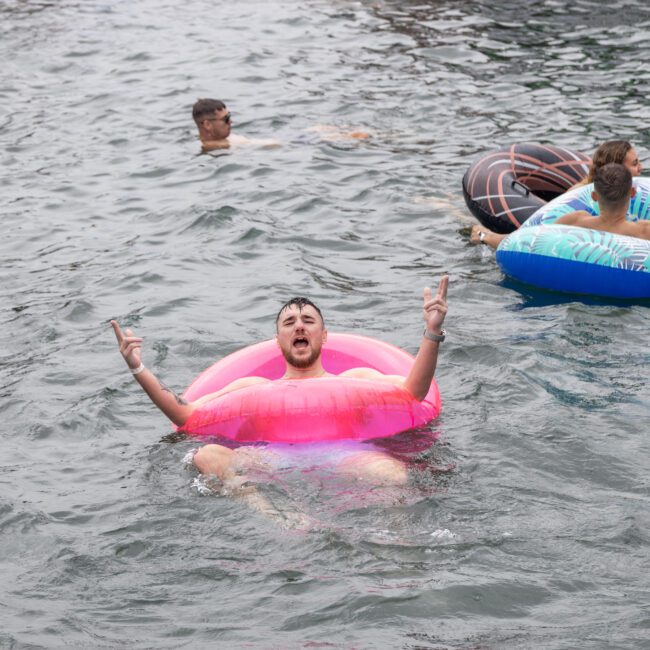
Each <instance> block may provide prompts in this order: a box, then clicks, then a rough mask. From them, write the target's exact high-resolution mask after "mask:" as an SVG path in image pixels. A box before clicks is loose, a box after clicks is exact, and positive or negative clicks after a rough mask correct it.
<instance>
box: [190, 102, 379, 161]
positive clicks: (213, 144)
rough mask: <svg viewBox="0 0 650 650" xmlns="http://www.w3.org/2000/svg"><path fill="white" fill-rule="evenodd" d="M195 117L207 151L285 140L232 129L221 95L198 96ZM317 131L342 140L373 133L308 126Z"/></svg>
mask: <svg viewBox="0 0 650 650" xmlns="http://www.w3.org/2000/svg"><path fill="white" fill-rule="evenodd" d="M192 118H193V119H194V123H195V124H196V128H197V129H198V130H199V138H200V140H201V144H202V147H203V151H204V152H208V151H214V150H215V149H228V148H229V147H230V146H231V145H253V146H255V145H256V146H260V147H278V146H280V145H281V144H282V143H281V142H280V141H279V140H276V139H273V138H246V137H244V136H241V135H236V134H233V133H231V128H232V116H231V114H230V111H229V110H228V108H227V107H226V105H225V104H224V102H222V101H221V100H220V99H197V100H196V102H194V106H193V107H192ZM306 131H307V132H313V133H316V134H317V135H316V139H317V141H325V142H340V141H346V140H366V139H368V138H370V134H369V133H366V132H365V131H358V130H350V129H348V128H341V127H338V126H332V125H327V124H319V125H317V126H312V127H310V128H308V129H306Z"/></svg>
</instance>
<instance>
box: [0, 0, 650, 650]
mask: <svg viewBox="0 0 650 650" xmlns="http://www.w3.org/2000/svg"><path fill="white" fill-rule="evenodd" d="M0 14H1V15H2V20H0V51H1V52H2V54H3V61H4V66H3V69H2V73H1V75H0V96H1V97H2V99H3V100H4V101H3V102H2V103H1V104H0V134H1V137H2V140H3V144H4V146H3V147H2V148H0V168H1V169H2V172H0V183H1V184H2V190H3V191H2V197H3V201H2V203H1V204H0V210H1V211H2V217H3V225H4V230H3V232H4V237H3V238H2V241H0V259H1V260H2V262H1V264H0V288H1V289H0V290H1V291H2V304H3V306H4V309H3V310H2V311H1V312H0V317H1V319H2V321H1V322H2V328H0V339H1V342H2V346H1V350H2V352H0V360H1V363H0V394H1V395H2V397H3V399H2V400H0V412H1V413H2V414H3V418H4V423H5V426H4V427H3V431H2V434H0V435H1V436H2V443H3V452H4V453H3V457H2V458H3V459H2V463H1V464H0V470H1V475H2V496H1V497H0V534H1V535H2V545H3V555H2V559H1V560H0V562H1V564H2V572H3V581H2V587H1V588H0V590H1V594H0V603H2V605H1V607H2V620H3V628H2V630H1V631H0V646H3V647H4V646H7V647H14V646H16V647H18V646H20V647H23V646H30V647H59V646H71V645H78V646H79V647H117V646H121V645H125V644H128V645H129V646H130V647H142V648H149V647H152V646H155V647H157V648H164V647H170V648H172V647H173V648H176V647H181V646H183V645H190V644H192V645H198V646H209V645H214V643H215V639H218V643H219V644H220V645H223V646H227V647H242V646H244V645H247V646H249V647H253V648H265V647H268V646H269V644H271V645H273V646H274V647H275V646H277V647H302V646H304V645H316V644H323V643H329V644H333V645H334V646H336V647H339V646H340V647H348V646H359V647H364V648H386V647H395V648H401V647H416V646H417V647H427V648H429V647H449V648H461V647H468V646H472V647H475V646H476V647H478V646H481V647H486V648H488V647H489V648H508V647H512V648H519V647H548V648H564V647H584V646H585V644H589V643H591V644H592V645H594V647H611V646H615V647H621V648H638V647H644V645H643V644H644V643H646V644H647V641H646V639H645V631H646V629H647V622H648V621H647V615H646V613H645V609H644V607H645V603H646V601H647V591H648V581H647V575H646V574H647V571H644V570H643V569H644V567H645V561H646V557H647V552H648V544H649V541H650V540H649V539H648V535H647V533H646V532H645V531H646V530H647V528H648V526H647V514H646V511H647V508H646V507H645V500H646V499H647V481H646V474H647V460H646V459H647V457H648V443H647V436H646V435H644V434H645V430H644V427H643V424H644V423H645V422H646V421H648V414H649V409H650V402H649V401H648V398H647V395H646V393H647V384H648V379H649V377H648V367H650V364H649V361H650V357H649V355H648V352H647V350H648V346H647V331H648V308H647V307H648V306H647V305H646V304H618V303H613V302H611V301H608V302H607V303H602V302H598V301H587V300H582V299H571V298H567V297H560V296H557V295H550V294H545V295H541V294H539V293H536V292H533V291H531V290H529V289H527V288H526V287H521V286H517V287H515V286H514V285H510V284H509V283H507V282H506V281H503V279H502V277H501V275H500V273H499V271H498V268H497V266H496V264H495V263H494V260H493V257H492V256H491V255H489V254H486V252H485V251H484V250H478V249H476V248H473V247H470V246H468V245H467V241H466V239H465V238H464V237H463V236H462V234H460V233H459V228H461V226H462V225H465V224H467V223H468V222H470V221H471V217H470V216H469V215H468V214H467V212H466V209H465V205H464V202H463V199H462V195H461V185H460V182H461V178H462V175H463V173H464V172H465V170H466V168H467V166H468V165H469V163H470V162H471V161H472V160H473V159H474V158H475V157H476V156H477V155H478V154H480V153H482V152H484V151H485V150H487V149H493V148H497V147H500V146H503V145H504V144H507V143H509V142H514V141H522V140H526V141H531V140H533V141H534V140H541V141H544V142H548V143H553V144H561V145H564V146H568V147H571V148H574V149H578V150H583V151H592V150H593V149H594V148H595V146H596V145H597V144H598V143H599V142H600V141H602V140H604V139H608V138H613V137H618V138H628V139H630V140H632V141H633V142H634V144H635V145H636V146H637V149H638V151H639V153H640V155H641V157H642V158H644V159H647V157H648V147H649V144H650V132H649V131H648V126H647V125H648V123H650V120H649V118H650V109H649V108H648V103H647V101H646V99H645V97H646V95H647V88H648V81H649V78H650V73H649V72H648V70H647V68H646V67H644V66H643V65H642V63H643V61H645V60H647V58H648V54H649V48H650V46H649V45H648V40H647V31H648V27H649V25H650V10H649V9H648V7H647V3H645V2H640V1H635V0H626V2H624V3H622V4H621V6H620V7H617V8H612V11H609V12H605V11H604V10H603V8H602V6H601V5H598V4H596V3H595V2H592V1H591V0H589V1H588V0H578V1H577V2H574V3H572V4H570V5H567V4H565V3H559V2H555V3H553V2H546V1H544V2H542V1H541V0H540V1H535V2H530V3H527V4H526V5H525V7H524V6H523V5H522V3H519V2H514V1H513V2H502V1H500V2H497V3H487V2H475V1H472V2H464V3H458V2H450V1H449V0H447V1H439V2H422V1H420V2H365V1H364V2H360V3H359V2H357V3H350V2H347V1H338V2H335V3H322V2H315V3H308V4H305V3H298V2H295V1H294V0H286V1H283V0H280V1H278V2H276V1H274V2H247V3H230V4H223V5H219V6H218V7H215V5H214V3H208V2H206V1H205V0H190V2H188V3H184V4H182V5H179V4H178V3H176V2H169V1H168V2H158V3H152V2H148V1H147V0H145V1H144V2H139V3H128V2H112V3H105V2H99V1H95V0H91V1H89V2H84V3H78V2H68V1H67V0H63V1H62V2H57V3H46V2H35V1H31V0H20V1H19V0H9V1H6V2H1V3H0ZM605 23H606V24H607V25H606V26H605ZM210 96H218V97H220V98H222V99H224V100H225V101H226V102H227V104H228V106H229V108H230V110H231V111H232V114H233V120H234V127H233V128H234V130H235V132H237V133H239V134H240V135H242V136H245V137H248V138H277V139H279V140H281V141H282V142H283V144H282V146H280V147H276V148H273V149H264V148H256V147H250V148H233V149H231V150H228V151H224V152H220V153H219V154H218V155H214V156H209V155H200V146H199V144H198V141H197V139H196V135H195V132H194V126H193V124H192V122H191V106H192V104H193V102H194V101H195V100H196V99H197V98H198V97H210ZM323 124H326V125H334V126H336V127H343V126H345V127H346V128H347V127H348V126H349V127H351V128H354V129H361V130H364V131H370V132H371V133H372V138H370V139H368V140H359V141H355V142H328V141H324V140H323V139H322V138H320V137H319V138H313V139H312V138H309V137H304V136H305V134H306V133H307V134H309V133H310V132H309V131H308V129H310V128H313V127H314V126H316V125H323ZM646 162H647V160H646ZM646 166H647V165H646ZM442 271H449V272H450V274H451V278H452V282H451V287H450V294H449V295H450V315H449V318H448V327H447V329H448V332H449V334H448V338H447V340H446V341H445V344H444V347H443V348H442V351H441V359H440V364H439V372H438V377H439V384H440V388H441V393H442V397H443V413H442V416H441V417H440V418H439V420H438V421H437V422H436V423H435V424H434V427H432V431H430V432H429V433H430V434H431V436H432V437H435V438H436V442H435V444H433V445H431V444H428V446H427V448H426V450H425V451H423V452H421V453H420V455H418V456H417V457H416V458H415V459H411V460H412V468H411V477H410V483H409V485H408V486H406V487H405V488H400V489H399V490H383V491H382V490H373V489H368V487H367V486H365V485H363V484H362V483H359V482H355V481H349V480H347V481H346V480H343V479H342V478H341V477H338V476H336V475H334V474H332V473H331V472H329V471H327V470H326V468H325V465H323V464H320V463H314V464H313V471H311V469H312V466H311V465H310V466H309V469H310V471H308V472H305V471H304V470H305V469H306V467H305V466H304V465H300V466H299V465H295V466H294V465H292V466H289V467H286V468H282V469H281V470H279V471H277V472H275V473H273V474H272V476H270V477H266V478H264V479H263V480H260V482H259V485H258V488H259V492H260V493H261V494H262V495H263V496H264V497H265V499H267V501H269V502H270V503H271V504H272V505H273V507H274V508H275V510H276V511H277V512H279V513H281V514H282V513H285V514H287V516H288V513H299V514H300V513H302V514H304V516H305V517H306V525H304V526H300V525H295V524H296V521H297V520H292V521H291V522H289V524H290V525H288V526H287V525H285V524H286V523H287V522H286V521H285V522H282V521H278V520H277V519H274V518H273V516H267V515H265V514H264V512H256V511H253V510H251V508H250V507H249V506H248V505H247V503H246V501H245V500H243V499H240V498H235V497H233V496H230V495H225V494H224V493H222V492H221V491H220V490H222V487H223V486H218V485H217V486H212V487H215V489H214V490H213V489H209V490H207V494H206V495H203V494H202V492H201V491H200V490H199V489H197V487H194V480H195V478H196V475H195V473H194V472H192V471H189V470H187V469H186V468H185V467H184V466H183V465H182V459H183V457H184V456H185V455H186V454H187V452H188V451H189V450H190V449H191V448H192V447H194V446H196V445H197V442H196V441H194V440H191V439H187V438H177V437H174V436H168V435H167V434H169V432H170V430H171V427H170V426H169V425H167V424H166V423H165V421H164V420H163V418H162V416H160V415H159V414H158V413H157V412H156V411H155V409H154V408H152V407H151V406H150V405H149V404H148V403H147V402H146V399H145V398H144V397H143V395H142V394H141V393H140V392H138V390H137V387H136V386H135V385H134V383H133V381H132V379H131V377H130V375H129V374H128V372H125V369H124V366H123V364H122V362H121V359H120V358H119V355H118V354H117V352H116V350H115V348H114V341H113V338H112V333H111V331H110V328H109V327H108V320H109V319H110V318H112V317H117V318H118V319H119V320H121V321H124V322H125V323H128V324H130V325H131V326H133V327H134V328H135V329H136V331H138V333H140V334H142V335H143V336H144V337H145V348H144V355H145V361H146V363H147V364H148V365H150V366H151V367H153V368H155V369H156V371H157V372H158V373H159V375H160V376H161V378H162V379H163V380H164V381H165V382H166V383H167V384H169V385H170V386H174V387H175V388H178V389H182V388H183V387H184V386H186V385H187V384H188V383H189V382H190V381H191V379H192V377H195V376H196V375H197V374H198V373H199V372H200V371H201V370H202V369H204V368H205V367H206V366H208V365H209V363H211V362H212V361H214V360H215V359H217V358H220V357H222V356H224V355H225V354H228V353H230V352H233V351H234V350H236V349H238V348H240V347H242V346H244V345H247V344H249V343H251V342H253V341H255V340H260V339H263V338H268V337H270V336H272V335H273V316H274V315H275V313H276V311H277V307H278V306H279V305H280V304H282V303H283V302H284V301H285V300H286V299H287V298H288V297H289V296H290V295H295V294H306V295H309V296H310V297H312V298H313V299H314V300H315V301H316V302H317V303H318V304H319V305H321V306H322V308H323V309H324V310H325V314H326V318H327V321H328V327H329V328H330V329H331V330H339V331H356V332H359V333H362V334H367V335H370V336H375V337H378V338H382V339H384V340H388V341H390V342H391V343H394V344H396V345H399V346H401V347H404V348H406V349H409V350H411V351H413V350H414V349H415V348H416V346H417V344H418V341H419V335H420V333H421V322H420V320H419V318H420V314H419V310H420V301H421V291H422V287H423V286H424V285H428V284H430V283H432V282H435V281H436V279H437V277H439V275H440V274H441V273H442ZM399 442H400V441H399V439H398V440H397V441H392V443H391V444H393V445H394V448H393V450H392V451H393V453H397V454H399V453H400V448H399ZM382 444H383V443H382ZM208 487H209V486H208ZM215 491H216V494H215ZM314 522H315V523H314ZM298 523H300V522H299V521H298ZM303 523H304V522H303Z"/></svg>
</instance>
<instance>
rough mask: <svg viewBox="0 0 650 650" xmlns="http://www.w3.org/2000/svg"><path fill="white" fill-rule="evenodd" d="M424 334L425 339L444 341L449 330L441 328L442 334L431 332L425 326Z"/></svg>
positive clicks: (437, 341)
mask: <svg viewBox="0 0 650 650" xmlns="http://www.w3.org/2000/svg"><path fill="white" fill-rule="evenodd" d="M422 336H424V338H425V339H429V341H435V342H436V343H442V342H443V341H444V340H445V336H447V332H446V331H445V330H444V329H443V330H440V334H434V333H433V332H430V331H429V330H428V329H427V328H426V327H425V328H424V332H423V334H422Z"/></svg>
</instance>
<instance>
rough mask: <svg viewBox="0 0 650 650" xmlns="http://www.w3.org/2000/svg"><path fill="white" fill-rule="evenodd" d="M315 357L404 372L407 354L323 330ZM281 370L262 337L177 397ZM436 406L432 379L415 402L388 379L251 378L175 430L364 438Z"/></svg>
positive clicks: (247, 436)
mask: <svg viewBox="0 0 650 650" xmlns="http://www.w3.org/2000/svg"><path fill="white" fill-rule="evenodd" d="M322 362H323V367H324V368H325V370H326V371H328V372H331V373H333V374H339V373H341V372H343V371H344V370H348V369H350V368H360V367H365V368H374V369H375V370H378V371H379V372H381V373H383V374H386V375H404V376H406V375H408V373H409V371H410V369H411V366H412V365H413V356H412V355H410V354H409V353H408V352H405V351H404V350H401V349H400V348H397V347H395V346H393V345H390V344H388V343H384V342H382V341H377V340H375V339H371V338H368V337H365V336H357V335H354V334H329V336H328V339H327V343H326V344H325V345H323V351H322ZM284 371H285V362H284V358H283V357H282V354H281V352H280V349H279V348H278V346H277V345H276V342H275V340H270V341H264V342H262V343H257V344H255V345H251V346H249V347H247V348H244V349H243V350H239V351H238V352H235V353H233V354H230V355H228V356H227V357H224V358H223V359H221V360H220V361H217V363H215V364H214V365H212V366H210V367H209V368H208V369H207V370H205V371H204V372H203V373H201V374H200V375H199V376H198V377H197V378H196V379H195V380H194V382H193V383H192V384H191V385H190V386H189V388H188V389H187V390H186V391H185V393H184V394H183V397H184V398H185V399H186V400H188V401H193V400H196V399H198V398H200V397H202V396H204V395H207V394H209V393H214V392H216V391H218V390H219V389H221V388H223V387H224V386H226V385H228V384H229V383H230V382H232V381H234V380H235V379H238V378H240V377H247V376H257V377H266V378H268V379H272V380H277V379H280V378H281V377H282V376H283V375H284ZM439 413H440V392H439V391H438V386H437V384H436V382H435V380H434V381H433V382H432V383H431V388H430V389H429V392H428V394H427V396H426V398H425V399H424V400H423V401H421V402H418V401H417V400H416V399H415V398H414V397H413V396H412V395H411V394H410V393H409V392H408V391H406V390H404V389H403V388H399V387H398V386H395V385H393V384H389V383H384V382H381V381H373V380H369V379H356V378H352V377H321V378H318V379H298V380H281V381H273V382H272V383H263V384H255V385H253V386H248V387H246V388H242V389H240V390H235V391H233V392H231V393H226V394H225V395H221V396H219V397H215V398H213V399H211V400H208V401H206V402H204V403H203V404H201V406H200V407H198V408H197V409H196V410H195V411H194V412H193V413H192V415H191V416H190V417H189V419H188V420H187V422H186V423H185V424H184V425H183V426H182V427H180V428H179V431H182V432H185V433H190V434H193V435H210V436H223V437H225V438H230V439H231V440H236V441H239V442H256V441H266V442H285V443H287V442H288V443H304V442H316V441H323V440H346V439H357V440H367V439H371V438H385V437H387V436H391V435H394V434H396V433H399V432H401V431H405V430H407V429H412V428H414V427H418V426H422V425H424V424H426V423H428V422H430V421H431V420H433V419H434V418H436V417H437V416H438V414H439Z"/></svg>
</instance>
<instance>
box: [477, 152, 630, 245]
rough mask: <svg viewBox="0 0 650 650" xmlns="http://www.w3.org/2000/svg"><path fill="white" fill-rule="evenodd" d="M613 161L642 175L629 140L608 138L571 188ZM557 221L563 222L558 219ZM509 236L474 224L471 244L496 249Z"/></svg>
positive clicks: (577, 185)
mask: <svg viewBox="0 0 650 650" xmlns="http://www.w3.org/2000/svg"><path fill="white" fill-rule="evenodd" d="M611 163H618V164H621V165H623V166H624V167H625V168H626V169H627V170H628V171H629V172H630V174H631V175H632V176H640V175H641V172H642V171H643V165H642V164H641V161H640V160H639V154H638V153H637V151H636V149H635V148H634V147H633V146H632V145H631V144H630V143H629V142H628V141H627V140H608V141H607V142H603V143H602V144H601V145H600V146H599V147H598V149H596V151H595V152H594V156H593V160H592V164H591V167H590V168H589V175H588V176H587V178H585V179H584V180H583V181H581V182H580V183H577V184H576V185H574V186H573V187H572V188H571V189H572V190H573V189H575V188H576V187H582V186H584V185H589V183H593V182H594V180H595V178H596V173H597V172H598V170H599V169H601V168H602V167H604V166H605V165H609V164H611ZM569 191H570V190H569ZM556 223H561V222H559V221H558V222H556ZM597 230H598V229H597ZM507 236H508V235H502V234H499V233H496V232H492V231H491V230H490V229H489V228H486V227H485V226H483V225H478V224H477V225H474V226H472V231H471V233H470V238H469V241H470V244H474V245H476V244H485V245H486V246H489V247H490V248H492V249H495V250H496V249H497V248H498V246H499V244H500V243H501V242H502V241H503V240H504V239H505V238H506V237H507Z"/></svg>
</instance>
